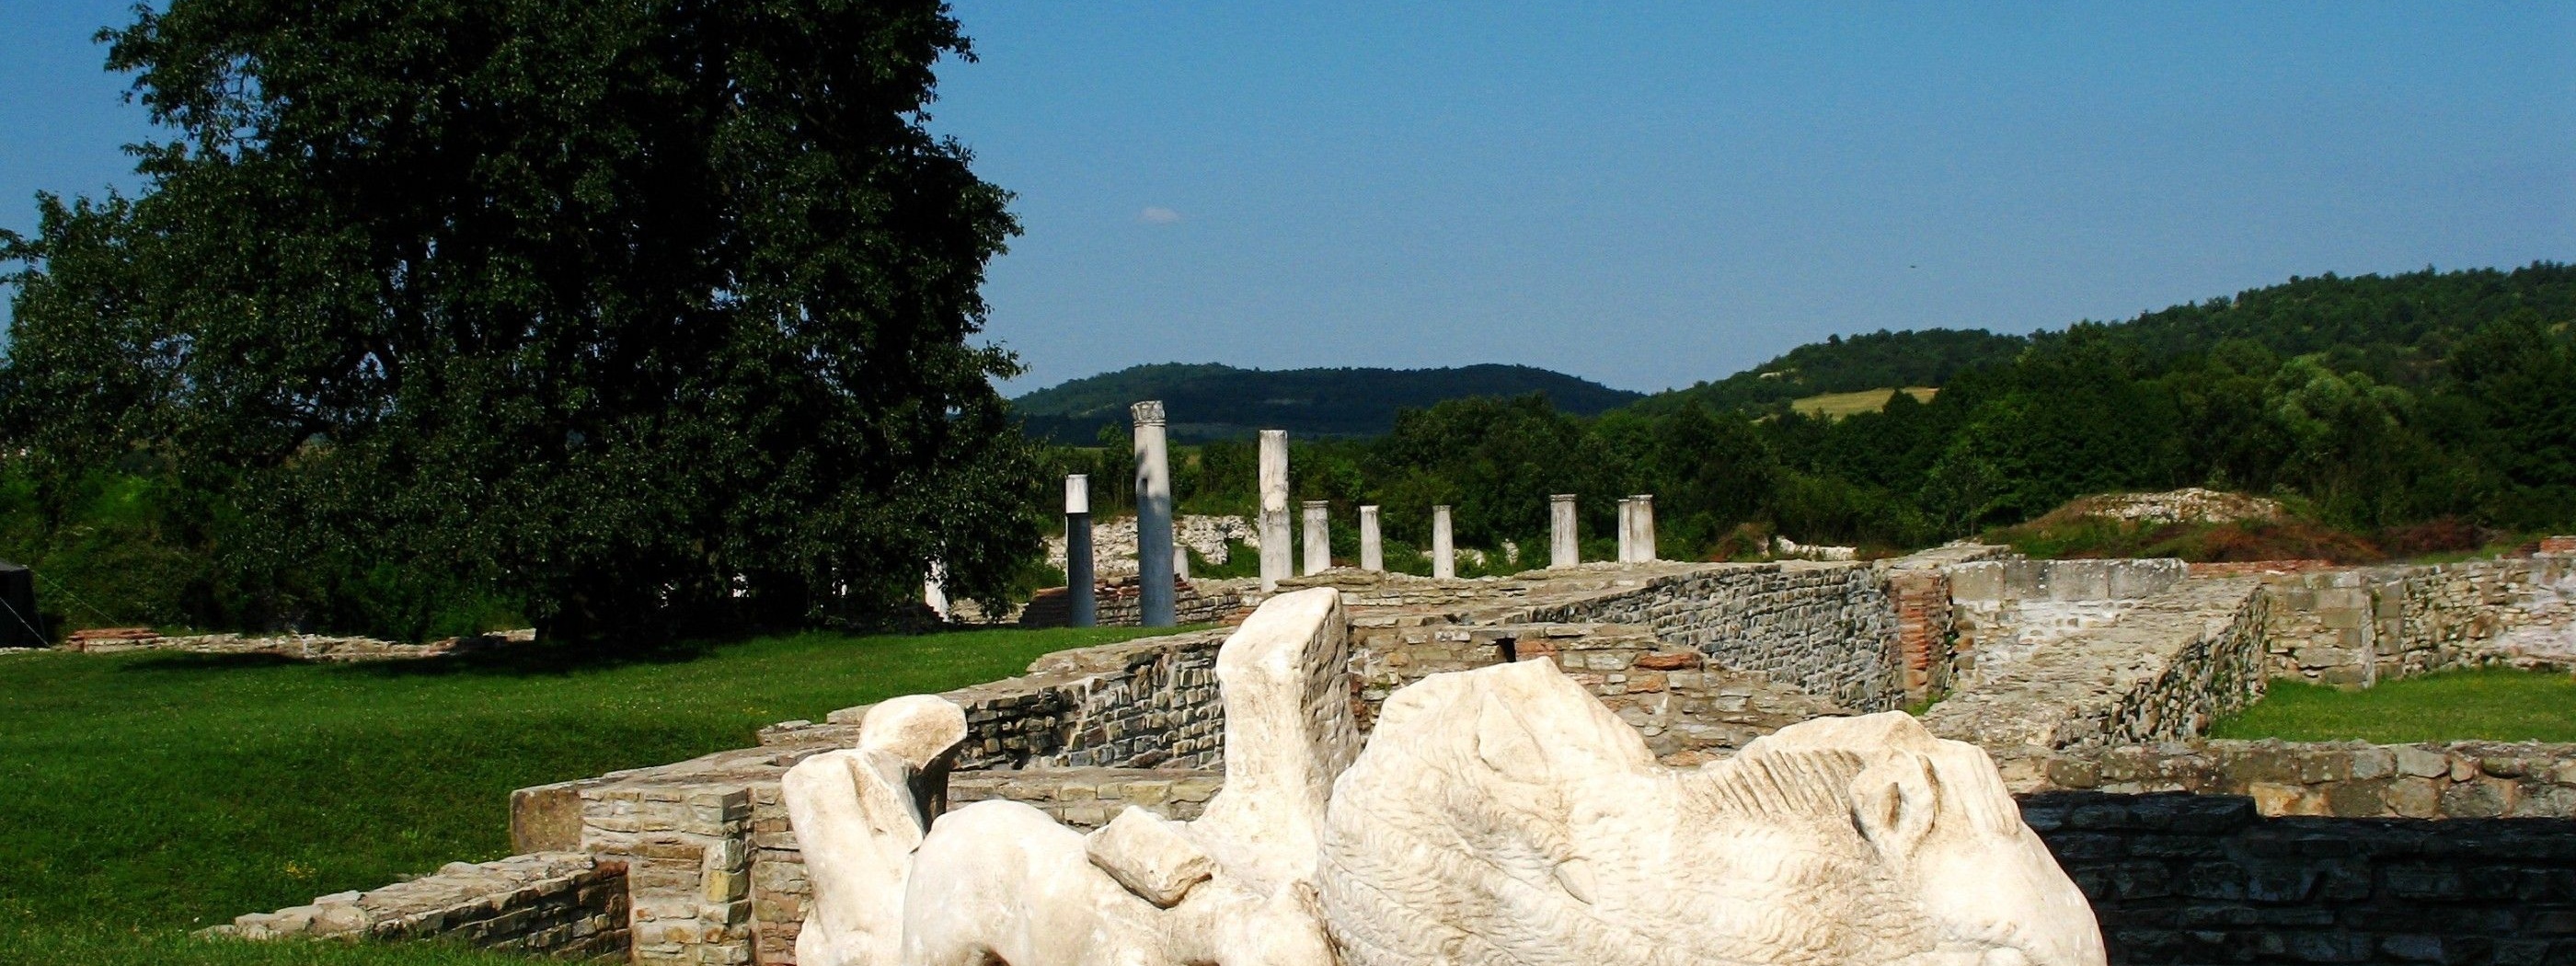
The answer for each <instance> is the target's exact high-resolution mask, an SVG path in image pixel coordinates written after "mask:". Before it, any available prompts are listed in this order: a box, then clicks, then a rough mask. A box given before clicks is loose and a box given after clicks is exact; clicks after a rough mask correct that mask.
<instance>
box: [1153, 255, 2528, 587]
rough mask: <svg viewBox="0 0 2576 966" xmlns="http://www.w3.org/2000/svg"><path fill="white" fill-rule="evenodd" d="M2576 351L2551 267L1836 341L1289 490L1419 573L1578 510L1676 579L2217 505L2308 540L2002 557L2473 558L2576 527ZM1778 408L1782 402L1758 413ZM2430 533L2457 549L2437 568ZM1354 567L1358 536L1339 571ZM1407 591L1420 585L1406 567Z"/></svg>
mask: <svg viewBox="0 0 2576 966" xmlns="http://www.w3.org/2000/svg"><path fill="white" fill-rule="evenodd" d="M2571 322H2576V270H2571V269H2569V268H2568V267H2567V266H2562V265H2555V264H2549V263H2540V264H2535V265H2532V266H2529V267H2526V268H2522V269H2518V270H2515V271H2513V272H2493V271H2471V272H2453V273H2446V274H2437V273H2432V272H2429V271H2428V272H2423V273H2414V274H2408V275H2402V276H2397V277H2395V278H2385V279H2383V278H2377V277H2364V278H2360V279H2332V278H2328V279H2303V280H2293V281H2292V282H2290V283H2288V284H2286V285H2283V286H2278V287H2275V288H2273V289H2262V290H2257V291H2253V292H2247V293H2244V294H2242V295H2239V296H2238V297H2236V298H2235V299H2232V300H2218V301H2214V302H2211V303H2207V304H2203V305H2195V306H2182V307H2178V308H2175V309H2170V310H2166V311H2163V312H2155V313H2149V314H2147V315H2144V316H2140V317H2139V318H2138V319H2136V320H2133V321H2130V322H2126V323H2118V324H2099V323H2082V324H2079V325H2076V326H2073V327H2071V328H2069V329H2068V330H2067V331H2064V332H2054V333H2041V334H2039V335H2036V336H2033V337H2031V338H2030V339H2027V340H2024V339H2019V338H2007V337H2000V336H1988V335H1986V334H1984V333H1960V332H1933V333H1894V334H1880V335H1873V336H1863V337H1855V338H1852V339H1836V340H1831V341H1829V342H1827V343H1822V344H1818V345H1810V346H1804V347H1801V348H1800V349H1798V350H1797V351H1795V352H1792V353H1790V354H1789V355H1788V356H1784V357H1783V360H1794V362H1795V366H1793V367H1790V368H1795V369H1796V370H1797V371H1799V372H1805V373H1808V374H1809V378H1808V381H1807V382H1805V383H1796V384H1788V383H1783V380H1787V379H1789V377H1788V376H1781V377H1777V378H1774V379H1770V380H1761V379H1758V378H1755V379H1752V380H1751V381H1747V379H1748V377H1746V376H1739V377H1736V378H1733V379H1730V380H1728V381H1727V382H1725V383H1720V384H1715V385H1710V386H1701V387H1696V388H1694V389H1690V390H1682V391H1677V392H1674V393H1667V394H1664V395H1661V396H1657V397H1654V398H1653V399H1650V400H1647V401H1645V402H1642V403H1639V404H1637V405H1635V406H1630V407H1626V408H1623V409H1617V410H1612V411H1609V412H1606V413H1603V414H1601V415H1600V416H1598V417H1594V418H1583V417H1579V416H1574V415H1570V414H1567V413H1565V412H1561V411H1559V410H1557V409H1555V408H1554V407H1551V406H1550V405H1548V403H1547V402H1546V400H1544V399H1541V398H1538V397H1535V396H1524V397H1519V398H1510V399H1504V398H1492V397H1480V398H1469V399H1455V400H1446V401H1442V402H1439V403H1436V404H1434V405H1431V406H1429V407H1426V408H1422V409H1407V410H1404V411H1402V412H1400V413H1398V414H1397V416H1396V417H1395V423H1394V427H1393V429H1392V430H1390V431H1389V432H1388V433H1387V434H1386V435H1384V436H1382V437H1378V438H1375V439H1369V440H1320V441H1312V440H1300V441H1298V442H1296V443H1295V445H1294V446H1293V447H1292V465H1293V466H1294V467H1295V469H1296V473H1295V480H1294V485H1295V489H1296V491H1297V493H1296V496H1297V498H1298V499H1323V500H1329V501H1331V502H1332V503H1333V504H1334V512H1335V515H1336V516H1335V518H1336V520H1341V521H1347V520H1349V519H1350V518H1351V517H1352V516H1353V515H1354V514H1353V512H1352V508H1353V507H1354V506H1356V505H1359V504H1367V503H1375V504H1378V505H1380V506H1381V507H1383V508H1384V519H1385V526H1386V534H1387V538H1388V540H1389V541H1390V542H1391V543H1392V542H1397V541H1401V542H1403V543H1405V544H1408V545H1410V546H1413V547H1419V546H1423V545H1427V544H1428V543H1429V542H1430V533H1429V521H1430V515H1429V508H1430V507H1431V506H1434V505H1438V504H1448V505H1450V506H1452V507H1454V508H1455V514H1456V516H1455V519H1456V525H1457V537H1458V541H1459V545H1460V546H1461V547H1477V548H1497V547H1500V546H1501V545H1502V543H1503V542H1504V541H1513V542H1516V543H1519V544H1521V545H1523V546H1526V547H1539V546H1542V545H1543V542H1544V536H1545V534H1546V532H1547V521H1546V513H1547V505H1548V501H1547V498H1548V495H1549V494H1552V493H1574V494H1577V496H1578V497H1579V499H1580V501H1581V503H1580V505H1581V508H1582V520H1581V524H1582V529H1583V531H1584V532H1585V533H1587V534H1590V535H1592V536H1594V537H1602V536H1606V535H1608V534H1610V533H1611V532H1612V531H1611V529H1610V528H1611V526H1612V524H1613V522H1614V520H1615V518H1616V505H1617V498H1618V497H1620V496H1623V495H1626V494H1630V493H1652V494H1655V497H1656V505H1655V513H1656V523H1657V530H1658V537H1659V539H1660V541H1661V543H1662V545H1663V546H1662V552H1663V553H1664V554H1665V555H1667V556H1679V557H1716V558H1746V557H1759V556H1761V555H1762V554H1763V553H1764V550H1763V548H1762V542H1763V541H1764V540H1767V539H1768V538H1769V537H1770V536H1771V535H1773V534H1778V535H1783V536H1787V537H1790V538H1792V539H1795V540H1798V541H1800V542H1803V543H1844V544H1854V545H1858V546H1861V547H1863V548H1870V549H1894V548H1901V547H1911V546H1921V545H1925V544H1929V543H1934V542H1938V541H1940V540H1945V539H1949V538H1953V537H1960V536H1966V535H1969V534H1975V533H1979V532H1985V531H1990V530H1993V529H1995V528H1998V527H2008V526H2011V525H2014V524H2019V523H2022V522H2023V521H2028V520H2032V519H2034V518H2037V517H2040V516H2041V515H2043V514H2045V513H2047V512H2048V511H2050V510H2051V509H2053V508H2055V507H2057V506H2059V505H2061V504H2063V503H2065V502H2066V501H2067V500H2069V499H2071V498H2074V497H2077V496H2081V495H2086V494H2093V493H2106V492H2121V491H2137V490H2161V489H2170V488H2173V487H2178V486H2187V485H2203V486H2211V487H2215V488H2219V489H2230V490H2241V491H2250V492H2255V493H2261V494H2266V495H2270V496H2274V497H2277V498H2281V499H2284V500H2285V501H2287V502H2289V503H2292V504H2294V505H2295V506H2297V507H2298V508H2299V510H2300V514H2301V517H2300V519H2299V520H2295V521H2290V522H2286V523H2281V524H2267V525H2250V526H2234V527H2215V528H2213V527H2183V528H2163V529H2157V528H2148V529H2132V530H2120V529H2119V528H2116V527H2113V528H2110V529H2099V528H2096V529H2093V530H2087V529H2084V528H2083V527H2081V526H2077V527H2075V529H2074V530H2069V529H2067V528H2066V527H2064V526H2060V525H2058V524H2049V525H2047V526H2042V527H2037V528H2036V529H2017V530H2009V531H2003V532H2000V533H1998V534H1997V535H1996V536H1997V538H1998V539H2007V540H2011V541H2013V542H2015V543H2016V544H2017V545H2021V546H2024V547H2025V548H2026V549H2031V550H2034V551H2036V552H2043V553H2050V554H2115V553H2116V554H2130V553H2141V554H2159V555H2161V554H2172V555H2179V556H2183V557H2187V558H2190V559H2197V560H2245V559H2269V558H2273V557H2280V556H2295V557H2324V558H2331V559H2337V560H2349V561H2366V560H2375V559H2381V558H2383V557H2385V556H2392V555H2393V556H2419V555H2423V554H2441V553H2459V552H2465V551H2466V550H2468V549H2469V548H2475V547H2479V546H2482V545H2485V544H2490V543H2493V542H2495V541H2496V540H2497V539H2499V538H2500V537H2501V535H2502V534H2503V533H2507V532H2512V533H2527V532H2538V531H2543V530H2550V529H2552V528H2565V527H2569V526H2576V339H2571V336H2570V331H2569V329H2570V325H2571ZM2321 332H2323V333H2329V334H2330V337H2321V336H2320V335H2319V333H2321ZM2007 349H2009V350H2010V351H2006V350H2007ZM1918 352H1919V357H1917V356H1916V355H1909V353H1918ZM1789 365H1790V364H1789V362H1788V361H1782V362H1779V363H1776V364H1775V365H1774V366H1773V367H1768V368H1766V369H1764V370H1762V371H1780V372H1786V371H1789V369H1785V368H1781V367H1783V366H1789ZM1927 373H1939V374H1941V375H1942V376H1944V377H1946V378H1947V380H1948V381H1947V383H1946V384H1945V385H1944V386H1943V387H1942V391H1941V392H1940V393H1939V394H1938V395H1937V396H1935V397H1934V398H1933V399H1932V400H1931V401H1929V402H1925V401H1921V400H1918V399H1916V398H1914V397H1913V396H1911V395H1908V394H1904V393H1897V394H1895V395H1894V396H1892V397H1891V398H1889V399H1888V401H1887V404H1886V406H1885V407H1884V408H1883V409H1881V410H1879V411H1876V412H1858V413H1854V414H1851V415H1849V416H1847V417H1843V418H1828V417H1826V416H1822V415H1802V414H1799V413H1796V412H1793V411H1790V410H1789V408H1788V407H1786V406H1784V405H1776V404H1775V403H1778V402H1780V401H1782V400H1785V399H1787V398H1790V396H1792V395H1797V394H1805V393H1808V392H1810V391H1811V390H1817V389H1838V390H1848V389H1853V388H1861V387H1863V383H1864V381H1866V382H1875V383H1876V384H1878V385H1882V386H1885V385H1896V384H1903V383H1909V382H1916V381H1927V380H1928V379H1929V376H1927V375H1926V374H1927ZM1820 374H1832V375H1831V378H1827V377H1826V376H1825V375H1820ZM1753 375H1754V376H1756V377H1758V373H1756V374H1753ZM1818 380H1823V381H1822V382H1819V381H1818ZM1834 380H1849V381H1844V382H1837V381H1834ZM1775 383H1782V384H1784V385H1787V388H1783V389H1780V390H1778V391H1777V392H1774V391H1773V390H1771V389H1767V388H1764V389H1761V390H1760V391H1758V392H1757V391H1755V390H1753V389H1746V388H1743V387H1746V386H1769V385H1772V384H1775ZM1728 387H1734V388H1728ZM1721 390H1722V391H1721ZM1716 400H1737V401H1739V402H1740V403H1741V404H1740V405H1736V406H1733V407H1726V406H1719V405H1714V404H1712V401H1716ZM1120 439H1121V441H1122V445H1123V436H1122V437H1120ZM1122 452H1123V450H1122ZM1251 462H1252V456H1251V448H1250V446H1249V444H1245V443H1211V444H1209V445H1208V446H1207V447H1205V448H1203V449H1202V450H1201V452H1200V453H1199V454H1198V457H1197V463H1196V466H1195V467H1193V466H1190V465H1188V464H1189V461H1187V460H1184V466H1183V467H1182V468H1180V469H1177V470H1176V474H1175V476H1176V480H1177V481H1178V485H1179V487H1180V491H1179V495H1180V498H1181V504H1182V506H1184V507H1185V508H1194V509H1196V510H1197V512H1217V513H1224V512H1248V511H1249V509H1250V507H1251V501H1252V498H1253V497H1252V488H1253V481H1252V471H1251ZM2425 528H2432V530H2442V531H2444V534H2445V535H2441V536H2440V538H2439V539H2432V540H2430V542H2427V541H2426V539H2424V538H2425V537H2426V534H2428V533H2430V532H2431V531H2430V530H2426V529H2425ZM2115 531H2116V532H2115ZM1345 542H1346V541H1345V540H1344V538H1343V536H1342V534H1341V531H1340V530H1337V531H1336V548H1337V549H1336V552H1337V556H1338V555H1342V553H1341V551H1342V550H1343V549H1345V548H1344V547H1343V544H1344V543H1345ZM1603 555H1604V554H1600V553H1594V552H1591V551H1587V557H1592V556H1603ZM1388 563H1389V565H1390V566H1391V567H1395V568H1396V569H1404V568H1405V567H1409V566H1411V565H1410V564H1409V563H1406V564H1402V565H1401V566H1399V561H1398V558H1397V556H1396V555H1394V554H1393V552H1392V551H1390V555H1389V559H1388Z"/></svg>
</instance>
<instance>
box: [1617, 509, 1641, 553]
mask: <svg viewBox="0 0 2576 966" xmlns="http://www.w3.org/2000/svg"><path fill="white" fill-rule="evenodd" d="M1636 511H1637V499H1636V498H1635V497H1627V496H1623V497H1620V498H1619V562H1620V563H1634V562H1636V560H1637V546H1636V539H1637V512H1636Z"/></svg>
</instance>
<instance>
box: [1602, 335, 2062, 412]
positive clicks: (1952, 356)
mask: <svg viewBox="0 0 2576 966" xmlns="http://www.w3.org/2000/svg"><path fill="white" fill-rule="evenodd" d="M2029 345H2030V340H2028V339H2025V338H2022V337H2020V336H2013V335H1996V334H1994V333H1992V332H1988V331H1985V330H1983V329H1920V330H1916V331H1911V332H1888V331H1885V330H1881V331H1878V332H1870V333H1865V334H1861V335H1855V336H1850V337H1844V336H1830V337H1827V338H1826V339H1825V341H1823V342H1810V343H1807V344H1806V345H1802V346H1799V347H1797V348H1795V349H1791V350H1789V352H1788V354H1786V355H1783V356H1780V357H1779V358H1776V359H1773V360H1771V361H1769V362H1765V363H1763V364H1761V365H1758V366H1755V367H1753V368H1751V369H1747V370H1744V371H1743V372H1739V373H1736V374H1734V375H1732V376H1728V377H1726V378H1724V379H1720V380H1718V381H1716V382H1703V383H1700V384H1698V385H1695V386H1691V387H1690V388H1687V389H1676V390H1673V391H1671V392H1664V393H1657V394H1655V395H1654V396H1653V397H1651V398H1650V399H1648V400H1647V401H1646V402H1644V403H1642V404H1640V405H1641V406H1642V407H1643V408H1645V409H1648V410H1655V411H1663V410H1669V409H1672V408H1674V407H1678V406H1683V405H1689V404H1699V405H1706V406H1714V407H1717V408H1719V409H1739V408H1742V407H1745V406H1760V405H1764V404H1769V403H1778V402H1786V401H1788V400H1792V399H1799V398H1804V397H1807V396H1813V395H1817V394H1819V393H1828V392H1857V391H1860V390H1863V389H1886V388H1893V387H1898V386H1939V385H1942V384H1944V383H1947V382H1949V381H1950V377H1951V376H1953V375H1956V374H1958V373H1959V371H1960V370H1963V369H1966V368H1968V367H1970V366H1979V365H1990V364H1994V363H2001V362H2008V361H2010V360H2011V359H2012V357H2013V356H2014V355H2015V354H2016V353H2019V352H2020V351H2021V350H2022V349H2023V348H2025V347H2027V346H2029Z"/></svg>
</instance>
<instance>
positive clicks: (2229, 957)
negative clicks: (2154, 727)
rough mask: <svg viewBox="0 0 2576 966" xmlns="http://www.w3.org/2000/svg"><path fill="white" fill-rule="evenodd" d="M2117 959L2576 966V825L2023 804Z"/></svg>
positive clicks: (2126, 801) (2134, 803)
mask: <svg viewBox="0 0 2576 966" xmlns="http://www.w3.org/2000/svg"><path fill="white" fill-rule="evenodd" d="M2022 819H2023V821H2025V822H2027V823H2029V824H2030V826H2031V828H2032V829H2033V830H2035V831H2037V832H2038V833H2039V836H2040V839H2041V841H2043V842H2046V843H2047V844H2048V848H2049V851H2050V852H2052V853H2054V854H2055V855H2056V856H2057V860H2058V864H2059V865H2061V866H2064V867H2065V869H2066V871H2067V874H2068V875H2069V876H2070V877H2072V878H2073V879H2074V880H2075V883H2076V885H2078V886H2079V887H2081V888H2082V889H2083V890H2084V894H2085V895H2086V896H2087V897H2088V898H2090V899H2091V900H2092V904H2093V914H2094V916H2095V917H2096V918H2098V919H2099V920H2100V921H2101V924H2102V933H2103V938H2104V940H2105V941H2106V943H2107V945H2108V947H2109V949H2108V951H2109V953H2110V960H2111V961H2112V962H2115V963H2400V962H2421V963H2565V962H2576V823H2569V822H2564V821H2550V820H2531V819H2501V820H2498V819H2486V820H2476V819H2471V820H2458V821H2447V822H2426V821H2409V820H2398V819H2339V818H2275V819H2267V818H2262V817H2260V816H2258V815H2256V814H2255V811H2254V808H2253V804H2252V803H2251V802H2250V801H2248V800H2246V799H2244V798H2239V797H2234V796H2219V795H2146V796H2126V795H2104V794H2093V793H2070V794H2057V795H2042V796H2035V797H2032V798H2029V799H2025V800H2024V801H2023V803H2022Z"/></svg>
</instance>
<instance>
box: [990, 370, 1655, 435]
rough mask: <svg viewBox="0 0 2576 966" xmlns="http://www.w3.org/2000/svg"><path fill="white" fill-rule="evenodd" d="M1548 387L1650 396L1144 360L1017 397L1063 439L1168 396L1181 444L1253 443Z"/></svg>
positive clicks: (1351, 428) (1558, 400) (1373, 427)
mask: <svg viewBox="0 0 2576 966" xmlns="http://www.w3.org/2000/svg"><path fill="white" fill-rule="evenodd" d="M1530 393H1545V394H1547V397H1548V398H1549V399H1550V400H1552V401H1554V402H1555V404H1556V405H1557V406H1558V407H1559V408H1561V409H1563V410H1565V411H1566V412H1569V413H1575V414H1578V415H1586V416H1588V415H1593V414H1595V413H1600V412H1603V411H1605V410H1608V409H1611V408H1613V407H1617V406H1622V405H1626V404H1628V403H1632V402H1635V401H1637V400H1638V399H1640V398H1643V397H1641V396H1639V395H1638V394H1637V393H1633V392H1627V391H1624V390H1619V389H1612V388H1609V387H1607V386H1603V385H1601V384H1599V383H1596V382H1593V381H1591V380H1588V379H1578V378H1575V377H1573V376H1568V375H1563V374H1561V373H1555V372H1549V371H1547V370H1545V369H1536V368H1532V367H1529V366H1502V365H1475V366H1460V367H1457V368H1450V369H1285V370H1278V371H1264V370H1260V369H1237V368H1234V367H1232V366H1221V365H1186V364H1180V363H1165V364H1161V365H1145V366H1135V367H1131V368H1127V369H1121V370H1119V371H1117V372H1109V373H1102V374H1100V375H1097V376H1090V377H1087V378H1083V379H1076V380H1073V381H1071V382H1067V383H1064V384H1062V385H1057V386H1051V387H1048V388H1045V389H1040V390H1038V391H1036V392H1032V393H1029V394H1028V395H1025V396H1021V397H1019V398H1018V399H1014V400H1012V401H1011V409H1012V411H1013V412H1015V413H1016V414H1018V415H1019V416H1020V417H1021V418H1022V419H1024V420H1026V421H1027V425H1028V428H1029V432H1030V435H1033V436H1038V437H1043V438H1047V439H1052V440H1055V441H1057V442H1062V443H1079V442H1083V441H1088V440H1090V439H1092V438H1094V434H1095V433H1097V432H1099V431H1100V430H1101V428H1102V427H1105V426H1109V425H1112V424H1116V425H1124V424H1125V423H1126V422H1127V419H1128V416H1127V406H1128V404H1130V403H1133V402H1136V401H1137V400H1140V399H1160V400H1162V401H1163V403H1164V406H1165V408H1166V410H1167V411H1169V412H1170V413H1171V416H1172V420H1173V422H1172V424H1171V426H1170V427H1169V431H1170V433H1171V435H1172V439H1173V440H1174V441H1175V442H1208V441H1214V440H1250V439H1251V438H1252V434H1253V433H1254V431H1256V430H1261V429H1285V430H1287V431H1288V433H1289V435H1290V436H1291V437H1293V438H1297V439H1322V438H1328V437H1357V436H1375V435H1378V434H1380V433H1384V432H1386V431H1387V430H1389V429H1391V428H1393V426H1394V424H1395V414H1396V411H1397V410H1399V409H1406V408H1420V407H1424V406H1429V405H1431V404H1433V403H1436V402H1439V401H1441V400H1445V399H1462V398H1466V397H1470V396H1522V395H1527V394H1530Z"/></svg>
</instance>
